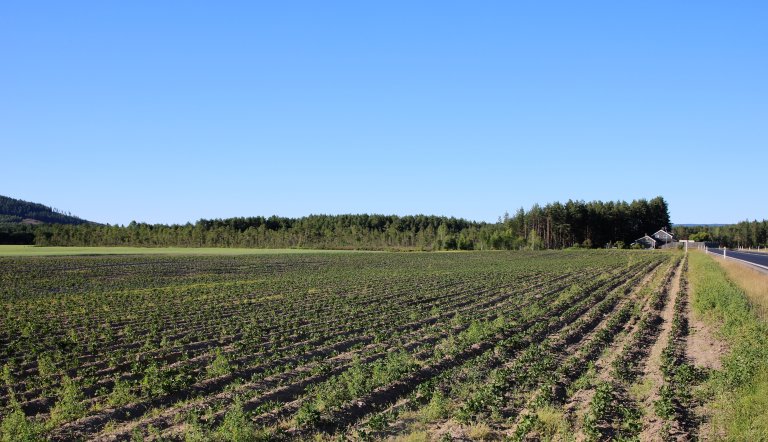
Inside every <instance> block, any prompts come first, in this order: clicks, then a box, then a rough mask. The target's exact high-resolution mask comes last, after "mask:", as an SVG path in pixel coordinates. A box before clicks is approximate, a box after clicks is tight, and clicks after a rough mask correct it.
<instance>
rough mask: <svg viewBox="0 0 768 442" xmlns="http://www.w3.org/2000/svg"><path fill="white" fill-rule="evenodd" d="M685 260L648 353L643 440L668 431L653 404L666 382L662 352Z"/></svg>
mask: <svg viewBox="0 0 768 442" xmlns="http://www.w3.org/2000/svg"><path fill="white" fill-rule="evenodd" d="M682 266H683V262H682V261H681V262H680V265H679V266H678V268H677V269H676V273H675V277H674V278H673V279H672V285H671V287H670V289H669V298H668V299H667V302H666V304H664V309H663V310H662V311H661V319H662V321H663V322H662V324H661V332H660V333H659V336H658V338H657V339H656V342H654V344H653V347H651V351H650V353H649V354H648V360H647V362H646V364H645V368H644V370H643V376H642V378H641V383H642V384H643V385H649V386H650V387H651V391H650V394H648V396H647V397H645V398H643V401H642V403H641V405H642V407H643V409H644V410H643V411H644V416H643V431H642V433H640V440H641V441H661V440H664V439H663V436H664V434H665V432H666V430H665V429H664V421H663V420H662V419H661V418H659V417H658V416H657V415H656V412H655V411H654V407H653V404H654V402H656V401H657V400H658V399H659V398H660V395H659V389H660V388H661V386H662V385H663V384H664V375H663V373H662V372H661V353H662V351H663V350H664V348H665V347H666V346H667V342H668V341H669V334H670V332H671V330H672V318H673V317H674V315H675V303H676V302H677V297H678V295H679V294H680V279H681V277H682V269H683V267H682Z"/></svg>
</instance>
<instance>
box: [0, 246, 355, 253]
mask: <svg viewBox="0 0 768 442" xmlns="http://www.w3.org/2000/svg"><path fill="white" fill-rule="evenodd" d="M353 252H357V251H349V250H315V249H236V248H231V249H230V248H214V247H204V248H194V247H37V246H6V245H0V256H73V255H274V254H288V253H353ZM357 253H360V252H357Z"/></svg>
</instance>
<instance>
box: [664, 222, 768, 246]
mask: <svg viewBox="0 0 768 442" xmlns="http://www.w3.org/2000/svg"><path fill="white" fill-rule="evenodd" d="M673 232H674V234H675V237H677V238H679V239H691V240H694V241H709V242H714V243H718V244H719V245H723V246H726V247H768V220H762V221H757V220H755V221H742V222H740V223H737V224H728V225H719V226H706V225H705V226H677V227H675V228H674V230H673Z"/></svg>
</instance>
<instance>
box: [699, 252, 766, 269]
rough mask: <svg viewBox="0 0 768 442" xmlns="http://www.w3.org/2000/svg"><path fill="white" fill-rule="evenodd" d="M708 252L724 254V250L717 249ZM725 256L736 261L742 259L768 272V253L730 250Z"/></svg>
mask: <svg viewBox="0 0 768 442" xmlns="http://www.w3.org/2000/svg"><path fill="white" fill-rule="evenodd" d="M707 251H708V252H711V253H715V254H718V255H722V254H723V249H715V248H711V247H708V248H707ZM725 256H726V257H728V258H735V259H740V260H742V261H747V262H749V263H752V264H755V265H757V266H761V267H763V268H764V269H765V270H768V253H759V252H745V251H743V250H738V251H737V250H728V252H727V253H726V254H725Z"/></svg>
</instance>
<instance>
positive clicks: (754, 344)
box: [673, 253, 768, 441]
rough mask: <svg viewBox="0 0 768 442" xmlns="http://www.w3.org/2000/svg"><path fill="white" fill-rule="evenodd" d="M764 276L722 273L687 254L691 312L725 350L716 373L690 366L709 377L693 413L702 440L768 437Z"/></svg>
mask: <svg viewBox="0 0 768 442" xmlns="http://www.w3.org/2000/svg"><path fill="white" fill-rule="evenodd" d="M731 278H732V279H731ZM763 278H765V277H764V276H763V275H757V274H746V275H745V274H743V273H737V272H726V270H725V269H724V268H723V267H721V265H720V264H719V263H718V262H716V261H715V260H714V259H712V258H711V257H710V256H707V255H705V254H703V253H691V254H690V291H691V296H690V299H691V306H692V310H693V314H694V316H696V317H697V318H698V319H699V320H703V321H705V322H706V323H707V324H709V325H711V326H712V327H713V328H714V330H715V331H716V332H717V333H718V334H719V337H720V338H721V339H723V340H724V341H725V344H726V345H727V348H728V351H727V353H725V354H723V355H722V361H721V363H720V364H719V365H720V366H721V368H720V369H716V370H713V369H705V368H703V367H698V366H694V367H693V368H694V369H695V370H694V373H695V372H696V371H699V370H703V371H704V374H705V375H708V376H707V378H708V379H707V380H706V381H705V382H704V384H703V385H702V387H701V388H699V389H697V391H698V394H697V395H696V396H694V399H698V400H700V401H702V402H703V406H702V407H700V408H699V409H697V411H700V412H702V413H703V416H702V417H703V418H704V419H705V425H704V426H703V427H702V432H701V434H700V437H701V438H702V439H704V438H710V439H716V438H723V439H729V440H750V441H751V440H764V439H765V435H766V434H768V414H766V412H765V410H768V346H766V344H765V343H766V342H768V324H767V323H766V321H765V320H764V318H761V316H760V314H761V306H762V305H764V302H765V300H764V298H762V297H761V291H760V287H764V285H763V284H764V283H765V279H763ZM756 279H757V280H756ZM762 293H764V292H762ZM753 300H754V301H753ZM751 301H752V302H751ZM753 302H754V303H753ZM673 367H674V366H673ZM686 371H691V370H684V371H683V373H685V372H686ZM683 380H684V379H683ZM683 399H684V398H683Z"/></svg>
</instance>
